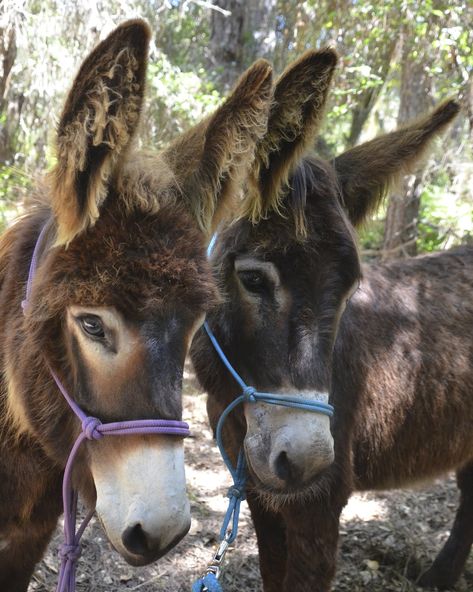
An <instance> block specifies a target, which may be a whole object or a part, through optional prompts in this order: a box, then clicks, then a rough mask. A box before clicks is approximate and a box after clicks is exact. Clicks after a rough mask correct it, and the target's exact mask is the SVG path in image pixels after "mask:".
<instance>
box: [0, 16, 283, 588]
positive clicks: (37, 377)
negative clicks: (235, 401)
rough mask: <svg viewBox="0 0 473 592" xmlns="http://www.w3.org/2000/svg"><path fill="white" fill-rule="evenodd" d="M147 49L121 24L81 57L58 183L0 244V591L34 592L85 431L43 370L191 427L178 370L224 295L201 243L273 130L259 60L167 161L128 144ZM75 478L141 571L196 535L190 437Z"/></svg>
mask: <svg viewBox="0 0 473 592" xmlns="http://www.w3.org/2000/svg"><path fill="white" fill-rule="evenodd" d="M149 38H150V31H149V29H148V26H147V25H146V23H144V22H142V21H139V20H136V21H130V22H127V23H125V24H123V25H122V26H120V27H119V28H118V29H116V30H115V31H114V32H113V33H112V34H111V35H110V36H109V37H108V38H107V39H106V40H105V41H103V42H102V43H101V44H100V45H99V46H98V47H97V48H96V49H95V50H94V51H93V52H92V53H91V54H90V55H89V57H88V58H87V59H86V60H85V61H84V63H83V65H82V67H81V68H80V70H79V73H78V75H77V77H76V79H75V81H74V84H73V86H72V89H71V91H70V93H69V96H68V98H67V101H66V104H65V107H64V110H63V113H62V116H61V119H60V122H59V125H58V129H57V139H56V144H57V164H56V165H55V167H54V170H53V171H52V173H51V174H50V176H49V177H48V183H47V185H46V188H45V189H44V191H43V193H42V194H41V195H38V205H37V206H36V207H34V208H33V209H32V210H31V211H30V212H28V213H27V214H26V215H25V216H24V217H22V218H21V219H19V220H18V221H17V222H16V223H15V224H14V225H13V226H12V227H11V228H10V229H9V230H8V231H7V232H6V233H5V234H4V235H3V237H2V238H1V242H0V281H1V292H0V330H1V340H0V342H1V355H2V358H1V364H2V377H1V390H0V418H1V430H0V500H1V503H0V590H2V592H22V591H25V590H26V589H27V587H28V582H29V580H30V577H31V573H32V571H33V569H34V566H35V564H36V562H37V561H38V560H39V559H40V558H41V556H42V554H43V552H44V549H45V547H46V545H47V543H48V541H49V539H50V537H51V534H52V532H53V530H54V528H55V526H56V522H57V519H58V516H59V515H60V513H61V479H62V474H63V471H64V466H65V462H66V459H67V455H68V453H69V450H70V449H71V446H72V444H73V442H74V440H75V438H76V436H77V435H78V433H79V431H80V423H79V422H78V421H77V418H76V417H75V416H74V414H73V413H72V411H71V409H70V408H69V406H68V404H67V403H66V401H65V400H64V398H63V397H62V396H61V394H60V392H59V390H58V387H57V386H56V384H55V383H54V382H53V379H52V377H51V373H50V370H49V368H50V369H51V370H53V371H54V372H55V373H56V374H57V375H58V377H59V379H60V380H61V381H62V383H63V384H64V385H65V387H66V388H67V389H68V391H69V393H70V394H71V395H72V397H73V398H74V399H75V400H76V402H77V403H78V405H79V406H80V407H81V408H82V409H83V410H84V412H86V413H87V414H88V415H93V416H95V417H97V418H100V419H101V420H102V421H103V422H110V421H122V420H134V419H136V420H143V419H150V418H163V419H180V418H181V382H182V372H183V364H184V358H185V355H186V352H187V349H188V347H189V344H190V341H191V339H192V337H193V334H194V332H195V331H196V330H197V328H198V327H199V325H200V323H201V322H202V320H203V318H204V314H205V312H206V310H207V309H208V307H209V306H210V305H211V304H212V303H214V302H215V300H216V297H217V290H216V287H215V283H214V280H213V278H212V274H211V273H210V269H209V267H208V264H207V261H206V255H205V246H206V243H207V241H208V237H209V235H210V233H211V232H212V230H213V228H214V227H215V225H216V224H217V222H220V220H221V219H222V217H223V215H224V213H225V210H227V209H228V208H229V207H230V206H231V203H230V200H231V197H232V196H234V195H235V190H234V189H235V188H236V187H238V186H239V185H240V182H241V176H242V175H243V174H246V168H247V167H248V166H249V164H250V163H251V161H252V160H253V157H254V148H255V143H256V141H257V140H258V139H259V138H260V137H261V136H262V135H263V133H264V132H265V130H266V126H267V118H268V112H269V104H270V100H271V93H272V81H271V68H270V67H269V65H268V64H267V63H266V62H264V61H260V62H257V63H256V64H255V65H254V66H253V67H252V68H250V69H249V70H248V72H247V73H246V74H245V75H244V76H243V77H242V79H241V80H240V82H239V83H238V85H237V86H236V88H235V90H234V92H233V94H232V95H231V96H230V97H229V98H228V100H227V101H226V102H225V103H224V104H223V105H222V106H221V107H220V108H219V109H218V110H217V111H216V112H215V113H214V114H213V115H212V116H211V117H209V118H208V119H206V120H204V121H202V122H201V123H200V124H199V125H197V126H196V127H195V128H193V129H191V130H190V131H189V132H187V133H185V134H183V135H182V136H180V137H179V138H178V139H177V140H176V141H174V142H173V143H172V144H171V146H170V147H169V148H168V149H167V150H165V151H163V152H162V153H160V154H149V153H143V152H139V151H137V150H136V149H133V136H134V133H135V131H136V128H137V126H138V122H139V115H140V110H141V107H142V102H143V95H144V86H145V73H146V61H147V49H148V43H149ZM45 225H46V230H45V239H44V241H43V243H42V249H41V253H40V256H39V262H38V268H37V273H36V276H35V279H34V282H33V284H32V291H31V296H30V298H29V302H28V308H27V310H26V315H25V316H23V314H22V310H21V306H20V303H21V302H22V300H23V299H24V297H25V286H26V282H27V275H28V269H29V265H30V260H31V257H32V252H33V248H34V246H35V243H36V241H37V238H38V235H39V233H40V231H41V229H42V228H44V227H45ZM73 479H74V483H75V486H76V487H78V488H79V490H80V492H81V494H82V495H83V496H84V498H85V500H86V501H87V503H88V504H90V505H92V506H93V504H95V501H97V511H98V514H99V517H100V520H101V522H102V523H103V526H104V528H105V530H106V533H107V536H108V538H109V540H110V541H111V543H112V544H113V546H114V547H115V548H116V549H117V550H118V551H119V552H120V553H121V555H123V557H124V558H125V559H126V560H127V561H128V562H130V563H131V564H134V565H142V564H145V563H148V562H150V561H153V560H155V559H156V558H158V557H160V556H161V555H163V554H164V553H165V552H166V551H168V550H169V549H170V548H171V547H172V546H174V545H175V544H177V542H178V541H179V540H180V539H181V538H182V537H183V536H184V535H185V534H186V532H187V530H188V528H189V524H190V515H189V503H188V501H187V497H186V488H185V475H184V460H183V446H182V439H176V438H172V437H169V436H159V435H158V436H149V435H144V436H143V435H134V436H129V437H127V438H121V437H115V438H104V439H103V440H100V441H96V442H87V444H86V445H85V446H83V447H82V449H81V453H80V456H79V458H78V462H77V464H76V465H75V470H74V475H73Z"/></svg>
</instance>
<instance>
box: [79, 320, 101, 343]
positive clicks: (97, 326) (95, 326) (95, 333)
mask: <svg viewBox="0 0 473 592" xmlns="http://www.w3.org/2000/svg"><path fill="white" fill-rule="evenodd" d="M77 320H78V322H79V325H80V327H81V329H82V331H83V332H84V333H85V334H86V335H88V336H89V337H92V338H94V339H104V338H105V330H104V327H103V323H102V321H101V320H100V318H99V317H97V316H93V315H87V316H83V317H79V318H78V319H77Z"/></svg>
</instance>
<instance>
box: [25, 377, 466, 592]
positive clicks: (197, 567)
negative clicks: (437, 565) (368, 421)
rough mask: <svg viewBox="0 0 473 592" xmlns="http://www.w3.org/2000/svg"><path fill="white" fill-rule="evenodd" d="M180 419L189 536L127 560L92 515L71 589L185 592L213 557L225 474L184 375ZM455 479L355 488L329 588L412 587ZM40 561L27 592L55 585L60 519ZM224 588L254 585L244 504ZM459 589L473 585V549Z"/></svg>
mask: <svg viewBox="0 0 473 592" xmlns="http://www.w3.org/2000/svg"><path fill="white" fill-rule="evenodd" d="M185 390H186V392H187V393H188V394H187V395H186V396H185V409H186V413H185V419H186V421H188V422H189V423H190V425H191V427H192V430H193V437H191V438H188V439H187V441H186V459H187V463H186V466H187V481H188V493H189V497H190V500H191V508H192V527H191V531H190V533H189V535H188V536H187V537H186V538H185V539H184V540H183V541H182V542H181V543H180V544H179V545H178V546H177V547H176V548H175V549H174V550H173V551H172V552H170V553H169V554H168V555H167V556H166V557H165V558H163V559H162V560H160V561H159V562H158V563H156V564H154V565H152V566H148V567H143V568H133V567H130V566H129V565H128V564H127V563H125V561H124V560H123V559H121V557H120V556H119V555H118V554H117V553H116V552H114V551H113V550H112V549H111V547H110V546H109V544H108V543H107V541H106V538H105V536H104V534H103V531H102V530H101V527H100V525H99V524H98V523H97V521H95V520H93V521H92V523H91V525H90V526H89V527H88V529H87V531H86V533H85V535H84V537H83V550H82V557H81V559H80V561H79V568H78V572H77V590H78V592H104V591H107V592H121V591H123V592H125V591H126V592H131V591H139V592H164V591H165V592H190V589H191V584H192V583H193V582H194V580H195V579H196V578H197V577H199V575H200V574H201V572H202V571H203V569H204V567H205V565H206V564H207V562H208V561H209V560H210V559H211V556H212V553H213V550H214V547H215V544H216V541H217V534H218V532H219V529H220V524H221V521H222V518H223V515H224V512H225V509H226V499H225V498H224V495H225V492H226V489H227V488H228V486H229V484H230V480H229V475H228V474H227V472H226V470H225V469H224V468H223V464H222V463H221V462H220V459H219V456H218V451H217V449H216V447H215V445H214V443H213V442H212V438H211V433H210V430H209V428H208V424H207V418H206V415H205V395H203V394H202V393H200V392H199V390H198V387H196V384H195V381H194V380H193V377H192V375H190V374H188V375H187V380H186V389H185ZM457 500H458V494H457V490H456V487H455V480H454V478H453V476H450V477H449V478H448V479H446V480H445V481H441V482H438V483H435V484H433V485H431V486H430V487H427V488H423V489H418V490H416V491H412V490H411V491H407V490H406V491H390V492H385V493H378V494H372V493H368V494H359V495H355V496H353V497H352V499H351V500H350V503H349V504H348V506H347V507H346V508H345V510H344V513H343V517H342V525H341V545H340V558H339V563H338V572H337V578H336V580H335V582H334V586H333V590H334V592H337V591H338V592H359V591H367V592H416V591H420V590H421V588H417V587H416V586H415V584H414V583H413V580H412V578H413V577H415V576H416V575H418V574H419V573H421V572H422V571H423V570H425V569H426V568H427V567H428V566H429V564H430V562H431V561H432V559H433V558H434V556H435V554H436V552H437V551H438V550H439V549H440V547H441V545H442V544H443V542H444V541H445V539H446V538H447V536H448V532H449V528H450V526H451V524H452V521H453V516H454V513H455V509H456V506H457ZM61 526H62V522H61V523H60V524H59V527H58V531H57V534H56V536H55V537H54V539H53V541H52V542H51V545H50V547H49V549H48V552H47V554H46V556H45V558H44V560H43V561H42V562H41V563H40V564H39V565H38V567H37V569H36V572H35V574H34V577H33V580H32V582H31V584H30V587H29V591H28V592H52V591H54V590H55V586H56V581H57V567H58V560H57V548H58V545H59V541H60V535H61V532H60V528H61ZM222 582H223V588H224V590H225V592H240V591H245V592H257V591H259V590H261V580H260V576H259V570H258V552H257V547H256V541H255V536H254V533H253V529H252V525H251V520H250V517H249V512H248V508H247V506H246V504H245V503H244V504H242V517H241V522H240V531H239V535H238V538H237V540H236V542H235V545H234V548H233V549H231V550H230V551H229V553H228V554H227V562H226V565H225V569H224V572H223V574H222ZM455 590H456V591H457V592H467V591H469V592H472V591H473V554H472V556H470V559H469V562H468V565H467V569H466V571H465V573H464V575H463V576H462V578H461V580H460V582H459V584H458V585H457V587H456V588H455Z"/></svg>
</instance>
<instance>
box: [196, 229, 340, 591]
mask: <svg viewBox="0 0 473 592" xmlns="http://www.w3.org/2000/svg"><path fill="white" fill-rule="evenodd" d="M216 238H217V235H214V236H213V237H212V240H211V241H210V244H209V246H208V248H207V255H208V256H210V254H211V253H212V250H213V247H214V245H215V241H216ZM204 328H205V330H206V332H207V335H208V336H209V339H210V341H211V342H212V345H213V347H214V348H215V351H216V352H217V354H218V355H219V357H220V359H221V361H222V362H223V364H224V365H225V367H226V368H227V370H228V371H229V372H230V374H231V375H232V376H233V378H234V379H235V380H236V382H237V383H238V384H239V386H240V388H241V391H242V392H241V395H240V396H239V397H237V398H236V399H235V400H234V401H232V402H231V403H230V405H228V407H226V409H225V410H224V412H223V413H222V415H221V416H220V419H219V420H218V423H217V430H216V440H217V446H218V448H219V450H220V454H221V455H222V458H223V461H224V463H225V465H226V466H227V469H228V470H229V472H230V474H231V476H232V479H233V485H232V486H231V487H230V489H229V490H228V497H229V500H230V501H229V502H228V509H227V512H226V514H225V518H224V519H223V523H222V528H221V529H220V546H219V548H218V550H217V552H216V553H215V555H214V557H213V560H212V561H211V562H210V563H209V565H208V567H207V570H206V573H205V575H204V576H203V577H202V578H199V579H198V580H197V581H196V582H195V583H194V585H193V586H192V592H223V590H222V587H221V586H220V583H219V581H218V578H219V576H220V569H221V563H222V561H223V559H224V557H225V553H226V552H227V550H228V547H229V545H231V543H233V541H234V540H235V538H236V536H237V534H238V520H239V517H240V505H241V502H242V501H243V500H244V499H245V491H246V480H247V470H246V459H245V453H244V451H243V449H241V450H240V452H239V453H238V460H237V465H236V467H234V466H233V465H232V462H231V460H230V458H229V456H228V454H227V453H226V451H225V448H224V446H223V440H222V430H223V424H224V423H225V420H226V419H227V417H228V415H229V414H230V413H231V412H232V411H233V409H235V407H237V406H238V405H240V403H256V402H257V401H261V402H263V403H267V404H268V405H282V406H283V407H292V408H294V409H302V410H304V411H311V412H313V413H322V414H323V415H328V416H329V417H332V416H333V411H334V409H333V407H332V405H330V404H328V403H323V402H322V401H311V400H309V399H301V398H300V397H293V396H290V395H279V394H277V395H276V394H272V393H260V392H258V391H257V390H256V389H255V388H253V387H252V386H248V385H247V384H246V382H245V381H244V380H243V378H242V377H241V376H240V375H239V374H238V372H237V371H236V370H235V368H234V367H233V366H232V365H231V364H230V361H229V360H228V358H227V356H226V355H225V353H224V352H223V350H222V348H221V347H220V344H219V343H218V341H217V339H216V338H215V335H214V334H213V331H212V329H211V328H210V327H209V325H208V323H207V322H206V323H204ZM230 523H231V526H230Z"/></svg>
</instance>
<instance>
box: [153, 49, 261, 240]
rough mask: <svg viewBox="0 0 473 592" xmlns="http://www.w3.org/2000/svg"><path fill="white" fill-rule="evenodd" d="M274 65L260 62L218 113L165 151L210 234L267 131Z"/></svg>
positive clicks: (236, 193)
mask: <svg viewBox="0 0 473 592" xmlns="http://www.w3.org/2000/svg"><path fill="white" fill-rule="evenodd" d="M271 94H272V69H271V66H270V64H269V63H268V62H266V61H265V60H258V61H257V62H255V64H253V66H252V67H251V68H249V69H248V70H247V71H246V72H245V74H243V76H242V77H241V78H240V80H239V82H238V83H237V85H236V87H235V88H234V90H233V92H232V94H231V95H230V96H229V97H228V98H227V100H226V101H225V102H224V103H223V105H221V106H220V107H219V108H218V109H217V110H216V111H215V113H214V114H213V115H211V116H210V117H208V118H207V119H205V120H204V121H202V122H201V123H200V124H198V125H196V126H195V127H193V128H192V129H190V130H189V131H187V132H186V133H184V134H182V135H181V136H179V137H178V138H177V139H176V140H175V141H174V142H173V143H172V144H171V146H170V147H169V148H168V149H167V150H166V151H165V152H164V157H165V159H166V160H167V162H168V163H169V165H170V167H171V169H172V170H173V171H174V173H175V175H176V178H177V180H178V182H179V183H180V185H181V188H182V194H183V197H184V199H185V200H186V201H187V204H188V206H189V208H190V209H191V211H192V213H193V214H194V216H195V218H196V219H197V221H198V222H199V225H200V226H201V228H202V229H203V230H204V232H206V233H207V234H208V235H210V234H211V232H213V230H214V229H215V228H216V226H217V225H218V223H219V221H220V219H221V218H222V217H223V216H224V212H225V210H226V209H227V208H229V207H230V206H231V205H232V202H233V201H234V200H235V199H236V197H238V196H239V192H240V187H241V181H242V179H243V178H244V177H246V175H247V174H248V170H249V168H250V166H251V164H252V163H253V160H254V151H255V147H256V143H257V141H258V140H259V139H260V138H261V137H262V136H263V135H264V133H265V132H266V129H267V123H268V114H269V107H270V103H271Z"/></svg>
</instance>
